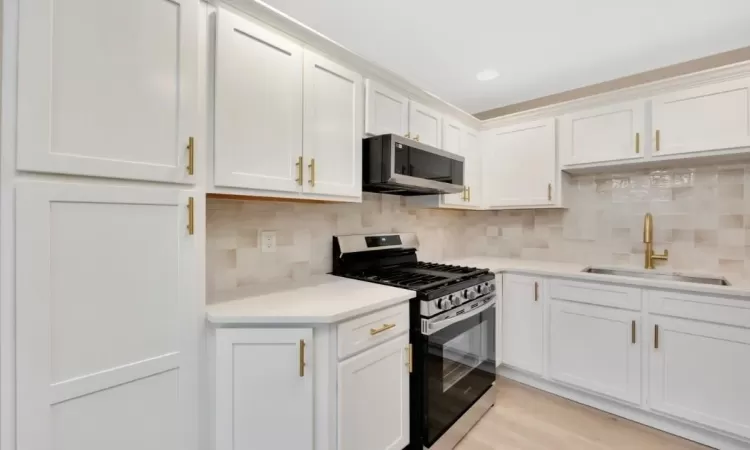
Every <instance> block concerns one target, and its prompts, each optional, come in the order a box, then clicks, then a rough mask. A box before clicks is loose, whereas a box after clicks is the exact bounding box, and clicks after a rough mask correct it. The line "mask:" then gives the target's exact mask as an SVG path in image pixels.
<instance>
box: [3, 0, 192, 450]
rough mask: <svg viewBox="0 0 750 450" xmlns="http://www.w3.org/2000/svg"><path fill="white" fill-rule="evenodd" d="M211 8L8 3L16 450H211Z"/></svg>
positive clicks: (6, 444) (6, 260)
mask: <svg viewBox="0 0 750 450" xmlns="http://www.w3.org/2000/svg"><path fill="white" fill-rule="evenodd" d="M201 10H203V13H204V14H205V5H203V4H201V3H200V2H199V1H198V0H170V1H156V0H129V1H126V2H123V1H119V0H64V1H63V0H58V1H51V0H9V1H6V2H4V4H3V17H2V20H3V26H2V29H3V66H2V75H3V79H2V124H1V126H2V128H1V129H0V137H1V138H2V159H1V160H0V170H2V172H1V173H0V181H1V182H2V190H1V196H0V207H1V208H2V215H1V219H0V232H1V233H2V240H1V242H2V252H0V253H1V255H2V256H1V258H2V259H0V268H1V269H2V270H1V271H0V286H1V289H2V290H1V291H0V292H1V293H2V296H1V297H0V299H1V301H0V332H1V333H2V334H1V335H0V336H1V339H0V350H1V352H0V356H1V357H2V358H1V359H0V388H1V390H0V398H2V410H0V449H2V450H101V449H108V450H131V449H139V450H200V449H201V447H202V444H201V443H200V440H201V439H203V438H204V437H203V436H201V435H200V434H201V433H200V432H199V431H198V430H199V427H198V424H199V416H198V414H199V413H198V411H199V407H198V401H199V371H198V358H199V354H198V352H199V348H200V342H201V333H202V327H203V320H202V317H201V315H202V313H203V304H204V297H205V293H204V290H205V287H204V280H203V278H204V277H203V276H201V275H202V273H203V271H204V269H203V264H204V263H203V262H202V261H203V259H204V256H203V253H204V251H205V250H204V248H205V191H204V189H203V188H202V187H201V188H198V187H196V185H195V184H196V183H197V182H198V181H199V179H201V177H202V176H203V171H204V170H205V169H204V168H203V167H202V166H203V164H202V162H203V160H204V159H205V158H201V155H203V154H204V153H203V147H204V146H203V142H204V136H203V130H202V128H201V126H200V125H199V121H198V117H199V114H198V111H199V107H198V101H199V95H198V94H199V89H198V86H199V78H200V76H199V71H198V58H199V56H200V54H199V52H198V31H199V27H198V25H199V17H200V16H199V14H200V12H201ZM113 24H116V26H113ZM201 76H202V75H201Z"/></svg>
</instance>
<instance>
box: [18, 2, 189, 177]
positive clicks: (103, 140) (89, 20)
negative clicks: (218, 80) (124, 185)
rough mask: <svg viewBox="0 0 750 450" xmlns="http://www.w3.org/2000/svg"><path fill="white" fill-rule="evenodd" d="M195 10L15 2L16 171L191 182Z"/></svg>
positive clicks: (164, 5) (179, 5)
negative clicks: (17, 39)
mask: <svg viewBox="0 0 750 450" xmlns="http://www.w3.org/2000/svg"><path fill="white" fill-rule="evenodd" d="M198 3H199V2H198V0H171V1H164V0H128V1H120V0H67V1H52V0H24V1H23V2H21V4H20V10H19V14H20V15H19V49H18V51H19V53H18V128H17V133H18V145H17V151H18V157H17V164H18V169H20V170H28V171H38V172H51V173H61V174H71V175H90V176H101V177H113V178H127V179H140V180H151V181H164V182H192V177H191V176H190V175H189V174H188V170H187V165H188V161H189V157H188V156H189V150H188V145H189V142H190V137H191V136H195V134H196V132H197V126H196V117H197V111H196V107H197V83H196V79H197V70H198V67H197V54H198V50H197V24H198ZM193 148H195V147H193ZM201 150H202V149H196V150H195V151H198V152H199V153H202V151H201ZM197 159H198V158H196V160H197Z"/></svg>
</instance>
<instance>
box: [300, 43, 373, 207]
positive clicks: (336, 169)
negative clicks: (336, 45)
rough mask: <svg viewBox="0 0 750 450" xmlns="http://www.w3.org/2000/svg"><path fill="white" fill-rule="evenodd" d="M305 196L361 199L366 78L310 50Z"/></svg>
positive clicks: (306, 92) (308, 53)
mask: <svg viewBox="0 0 750 450" xmlns="http://www.w3.org/2000/svg"><path fill="white" fill-rule="evenodd" d="M304 72H305V89H304V92H305V95H304V97H305V114H304V123H305V126H304V130H305V131H304V144H303V147H304V154H305V161H306V164H307V167H305V172H306V173H307V176H306V181H307V182H306V183H304V190H305V192H311V193H316V194H326V195H340V196H347V197H361V195H362V109H363V105H362V95H363V93H362V77H361V76H360V75H359V74H358V73H355V72H353V71H351V70H349V69H347V68H345V67H342V66H340V65H338V64H336V63H334V62H332V61H329V60H328V59H326V58H323V57H322V56H320V55H317V54H315V53H313V52H310V51H305V71H304Z"/></svg>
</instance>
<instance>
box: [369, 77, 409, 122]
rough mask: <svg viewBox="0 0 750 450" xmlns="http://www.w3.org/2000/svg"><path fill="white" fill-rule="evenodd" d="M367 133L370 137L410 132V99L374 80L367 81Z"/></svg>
mask: <svg viewBox="0 0 750 450" xmlns="http://www.w3.org/2000/svg"><path fill="white" fill-rule="evenodd" d="M365 102H366V106H365V108H366V110H365V133H366V134H368V135H370V136H377V135H381V134H391V133H393V134H399V135H401V136H405V135H406V133H408V132H409V99H408V98H407V97H406V96H405V95H401V94H399V93H398V92H396V91H394V90H392V89H390V88H387V87H385V86H383V85H382V84H380V83H378V82H377V81H374V80H365Z"/></svg>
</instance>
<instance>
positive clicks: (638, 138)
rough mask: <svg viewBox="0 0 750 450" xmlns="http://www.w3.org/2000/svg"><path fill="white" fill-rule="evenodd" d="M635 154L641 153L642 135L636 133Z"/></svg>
mask: <svg viewBox="0 0 750 450" xmlns="http://www.w3.org/2000/svg"><path fill="white" fill-rule="evenodd" d="M635 152H636V153H640V152H641V133H635Z"/></svg>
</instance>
